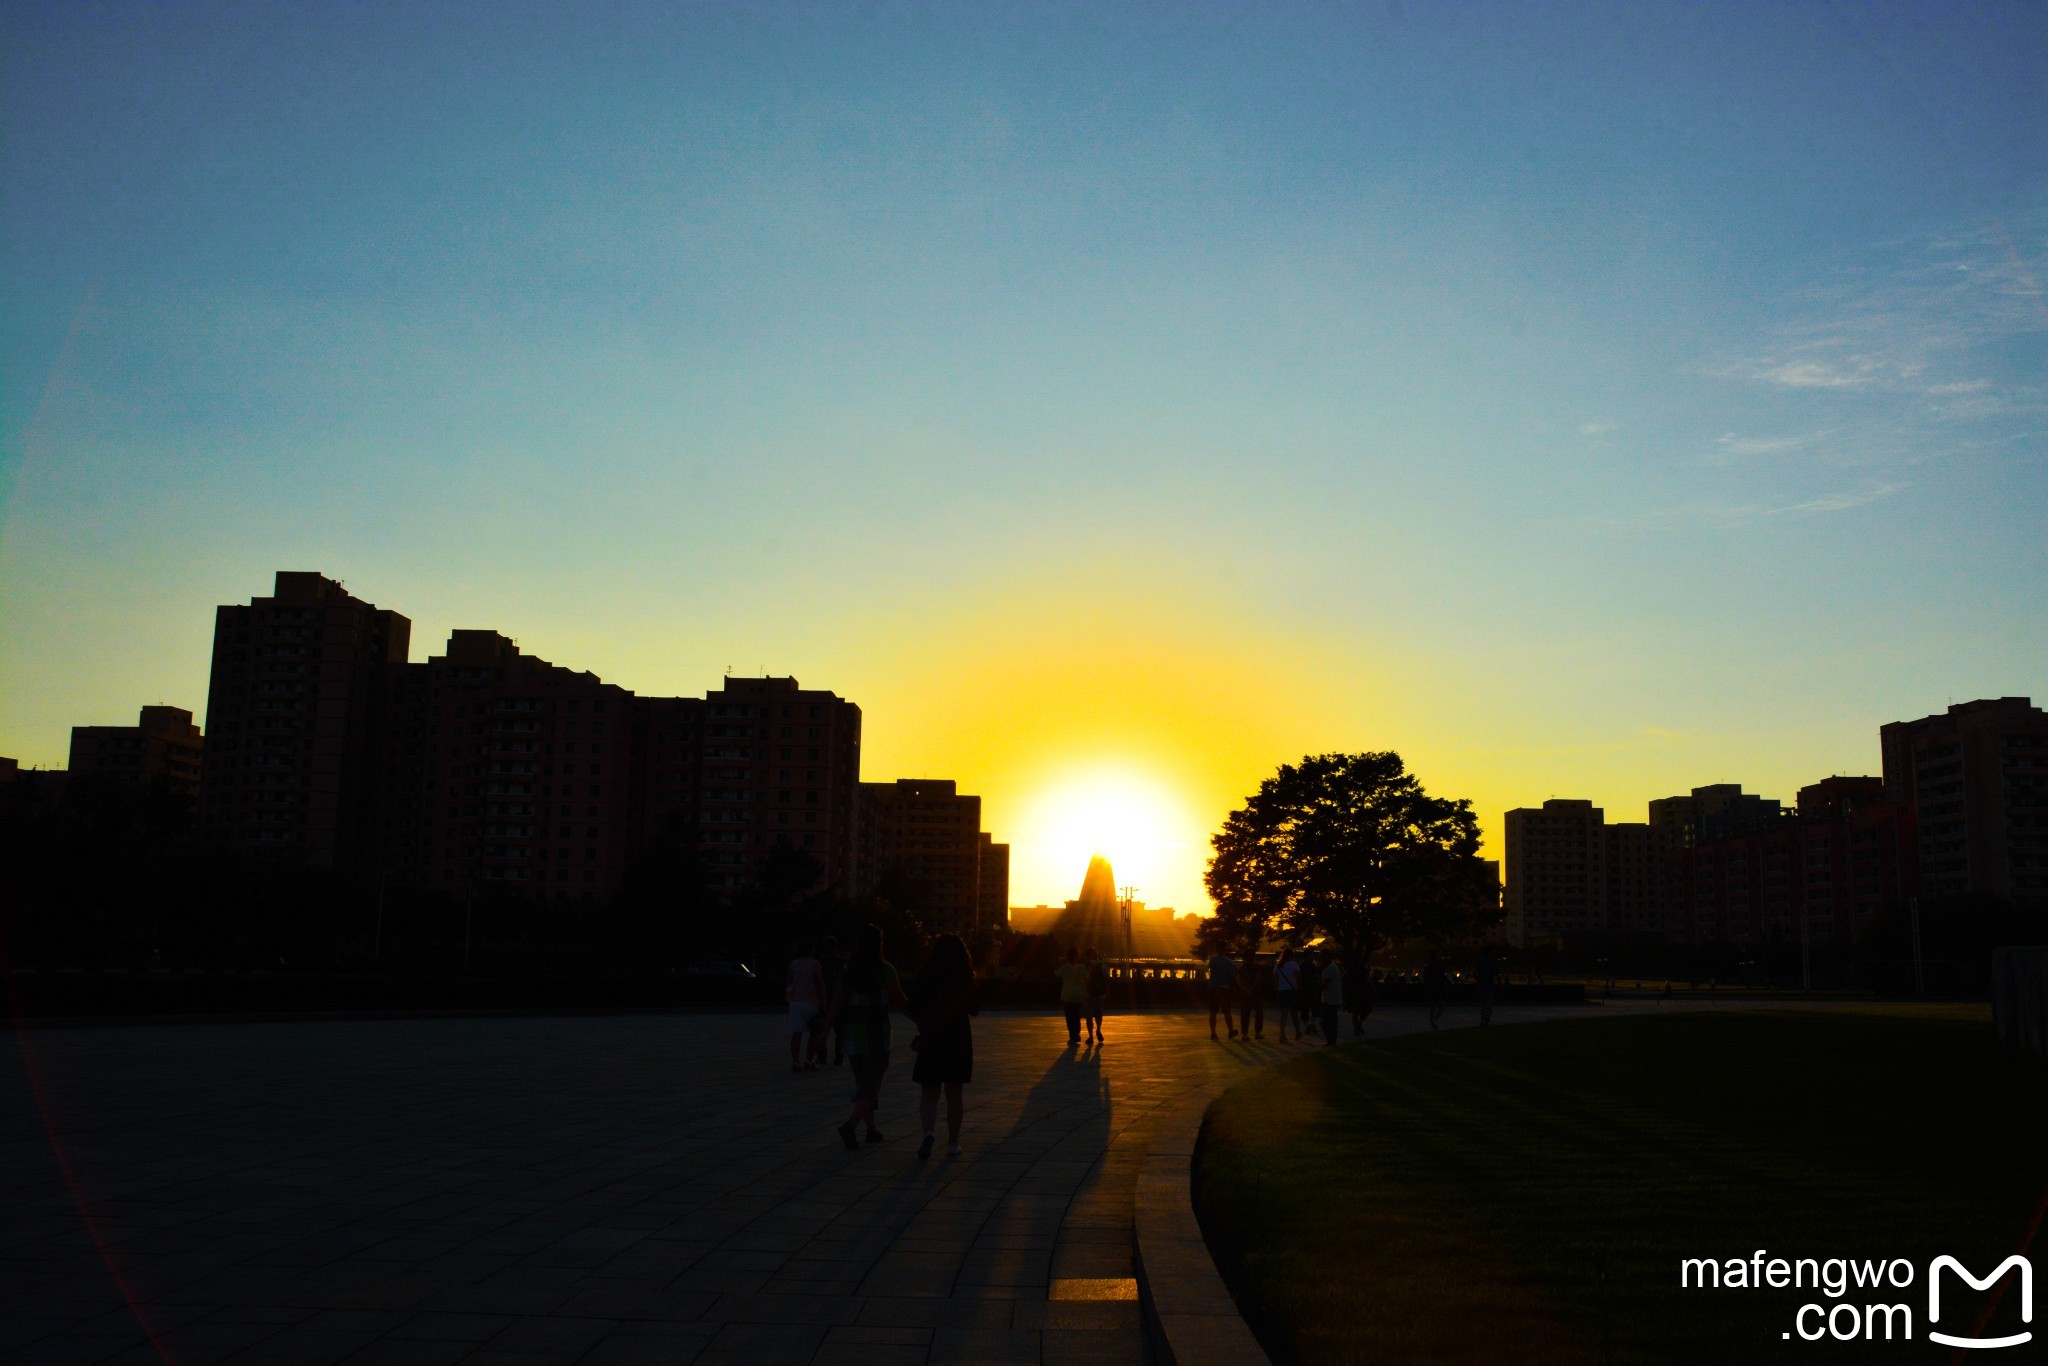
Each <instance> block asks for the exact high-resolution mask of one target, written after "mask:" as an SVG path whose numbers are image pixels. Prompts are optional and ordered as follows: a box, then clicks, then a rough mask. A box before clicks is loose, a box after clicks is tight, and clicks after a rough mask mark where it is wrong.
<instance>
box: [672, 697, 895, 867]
mask: <svg viewBox="0 0 2048 1366" xmlns="http://www.w3.org/2000/svg"><path fill="white" fill-rule="evenodd" d="M700 714H701V716H702V718H703V719H702V722H701V724H700V726H699V727H698V731H699V738H698V751H699V758H698V765H699V777H698V780H697V791H698V797H697V814H698V820H697V840H698V848H699V849H700V851H701V854H700V857H701V858H702V859H703V861H704V862H705V863H706V864H707V865H709V867H710V869H711V881H712V885H713V886H714V887H726V888H736V887H739V886H741V885H743V884H744V883H746V882H747V881H748V880H749V876H750V874H751V872H752V870H753V867H754V865H755V864H757V863H758V862H759V861H760V860H761V858H762V857H763V856H765V855H766V854H767V853H768V852H769V851H770V850H771V849H774V848H777V847H784V848H791V849H799V850H802V851H803V852H804V853H806V854H809V855H810V856H811V857H813V858H815V859H816V860H817V861H818V862H819V863H820V864H821V865H823V867H824V869H825V874H824V879H823V883H822V885H823V886H826V887H837V888H845V889H850V888H852V887H853V886H854V885H855V881H856V872H855V863H856V859H857V855H856V850H855V845H854V840H855V829H856V821H857V819H858V817H857V813H856V805H857V802H858V799H859V798H858V791H857V789H858V787H859V784H860V719H861V718H860V708H859V707H857V706H855V705H854V704H853V703H851V702H848V701H846V700H845V699H844V698H842V697H839V696H837V695H836V694H834V693H831V692H827V691H824V690H822V689H816V688H800V687H798V686H797V681H796V680H795V679H794V678H728V679H726V680H725V684H724V686H723V687H721V688H720V689H718V691H716V692H712V693H707V694H706V695H705V697H704V701H703V704H702V712H701V713H700ZM680 715H681V713H678V718H679V717H680ZM682 733H683V732H682V730H681V729H680V728H679V729H678V731H677V734H678V736H680V735H681V734H682ZM678 743H679V745H680V743H681V741H680V739H679V740H678Z"/></svg>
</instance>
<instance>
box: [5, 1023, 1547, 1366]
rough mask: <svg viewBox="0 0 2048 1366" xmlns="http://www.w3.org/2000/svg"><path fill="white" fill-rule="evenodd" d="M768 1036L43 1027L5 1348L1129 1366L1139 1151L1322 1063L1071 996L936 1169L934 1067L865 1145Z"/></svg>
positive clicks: (985, 1057)
mask: <svg viewBox="0 0 2048 1366" xmlns="http://www.w3.org/2000/svg"><path fill="white" fill-rule="evenodd" d="M1556 1013H1557V1012H1554V1011H1552V1012H1534V1011H1515V1010H1503V1011H1501V1012H1500V1014H1501V1017H1502V1018H1503V1020H1504V1021H1506V1020H1510V1019H1513V1018H1516V1017H1518V1016H1519V1017H1528V1016H1532V1015H1537V1014H1556ZM1452 1022H1453V1023H1456V1024H1469V1023H1471V1022H1472V1012H1471V1011H1469V1010H1467V1011H1459V1012H1454V1013H1453V1016H1452ZM1370 1023H1371V1025H1372V1029H1373V1034H1374V1035H1375V1036H1380V1037H1384V1036H1386V1035H1389V1034H1394V1033H1405V1032H1408V1031H1410V1030H1413V1029H1415V1028H1418V1027H1420V1026H1421V1025H1422V1023H1423V1021H1422V1017H1421V1012H1420V1011H1419V1010H1403V1009H1389V1010H1382V1011H1381V1012H1380V1013H1379V1014H1378V1015H1377V1016H1376V1017H1375V1018H1374V1019H1373V1020H1372V1021H1371V1022H1370ZM781 1027H782V1017H781V1016H780V1015H723V1016H709V1015H645V1016H608V1017H597V1018H591V1017H572V1018H511V1019H432V1020H354V1021H315V1022H294V1023H233V1024H173V1025H159V1026H149V1027H126V1026H121V1027H104V1028H80V1029H34V1030H29V1031H25V1032H23V1033H22V1034H20V1035H18V1036H17V1040H18V1042H19V1047H16V1046H14V1045H10V1046H9V1048H8V1050H7V1054H6V1056H4V1057H0V1142H4V1145H5V1147H4V1152H0V1162H4V1171H5V1176H4V1178H0V1181H4V1189H5V1197H4V1200H5V1204H4V1211H5V1217H4V1219H0V1359H4V1360H6V1361H9V1362H19V1363H45V1362H47V1363H53V1364H54V1363H70V1362H120V1363H141V1362H166V1361H168V1362H174V1363H179V1366H192V1364H196V1363H205V1362H238V1363H242V1362H246V1363H266V1364H267V1363H277V1364H278V1366H290V1364H291V1363H339V1362H347V1363H351V1366H371V1364H372V1363H391V1364H392V1366H397V1364H398V1363H407V1364H408V1366H439V1364H440V1363H453V1362H476V1363H486V1362H504V1363H512V1362H522V1363H541V1362H547V1363H572V1362H573V1363H579V1364H580V1366H600V1364H602V1363H618V1362H661V1363H684V1362H723V1361H744V1362H747V1363H749V1364H750V1366H764V1364H765V1363H780V1362H810V1361H818V1362H829V1363H846V1364H847V1366H856V1364H857V1363H866V1362H890V1363H895V1362H902V1363H938V1362H970V1361H991V1362H1045V1363H1061V1364H1062V1366H1066V1364H1068V1363H1072V1364H1073V1366H1081V1364H1082V1363H1088V1362H1118V1363H1130V1362H1137V1361H1140V1360H1141V1359H1142V1356H1143V1348H1142V1345H1141V1335H1140V1328H1139V1318H1138V1306H1137V1303H1136V1302H1135V1300H1134V1299H1132V1298H1130V1296H1131V1295H1132V1294H1133V1290H1132V1287H1131V1278H1132V1277H1133V1275H1134V1271H1133V1263H1132V1227H1133V1211H1132V1200H1133V1189H1134V1183H1135V1179H1136V1174H1137V1170H1138V1167H1139V1165H1140V1163H1141V1161H1142V1156H1143V1154H1144V1152H1145V1150H1146V1149H1145V1144H1146V1141H1147V1139H1148V1138H1149V1137H1151V1136H1152V1131H1153V1130H1154V1129H1156V1127H1157V1126H1158V1125H1160V1124H1161V1123H1164V1122H1170V1119H1169V1117H1170V1116H1172V1115H1174V1114H1175V1113H1176V1111H1178V1112H1179V1114H1180V1115H1182V1116H1183V1117H1184V1116H1185V1114H1186V1113H1187V1105H1186V1101H1187V1100H1188V1098H1189V1097H1191V1096H1193V1095H1194V1094H1196V1093H1198V1092H1201V1091H1203V1090H1205V1089H1206V1090H1213V1089H1215V1088H1216V1087H1217V1086H1218V1085H1220V1084H1225V1083H1227V1082H1228V1081H1229V1080H1230V1079H1232V1078H1234V1077H1236V1076H1239V1075H1241V1074H1243V1073H1244V1072H1245V1071H1247V1070H1249V1069H1250V1068H1253V1067H1256V1066H1259V1065H1262V1064H1264V1063H1266V1062H1269V1061H1273V1060H1275V1059H1279V1058H1285V1057H1291V1056H1295V1055H1296V1054H1297V1053H1298V1052H1300V1051H1301V1048H1300V1046H1297V1045H1293V1044H1289V1045H1286V1046H1281V1045H1278V1044H1275V1043H1273V1042H1270V1041H1269V1042H1265V1043H1251V1044H1245V1043H1229V1042H1225V1043H1211V1042H1210V1041H1209V1038H1208V1029H1207V1024H1206V1020H1205V1019H1204V1018H1203V1017H1201V1016H1198V1015H1195V1014H1150V1015H1136V1016H1130V1017H1112V1019H1111V1020H1110V1023H1109V1035H1110V1042H1109V1044H1108V1045H1107V1046H1106V1047H1103V1048H1101V1049H1082V1050H1079V1051H1074V1050H1069V1049H1068V1048H1067V1047H1066V1046H1065V1040H1066V1032H1065V1026H1064V1024H1063V1023H1062V1022H1061V1021H1060V1020H1059V1019H1058V1018H1056V1017H1053V1016H1047V1015H1031V1014H994V1015H989V1016H984V1017H983V1018H982V1019H981V1020H980V1021H979V1022H977V1025H976V1051H977V1071H976V1080H975V1082H974V1084H973V1085H972V1086H970V1087H969V1088H968V1120H967V1128H966V1132H965V1134H964V1136H963V1144H964V1147H965V1149H966V1151H965V1153H964V1154H963V1155H962V1156H961V1157H959V1158H953V1159H948V1158H946V1157H945V1156H944V1153H945V1148H944V1132H943V1121H942V1127H941V1134H940V1147H939V1150H938V1153H937V1154H936V1155H935V1156H934V1157H933V1159H932V1160H931V1161H929V1162H924V1163H920V1162H918V1161H917V1160H916V1153H915V1150H916V1144H917V1139H918V1136H919V1130H918V1128H917V1125H916V1121H915V1104H916V1095H915V1090H914V1088H913V1087H912V1086H911V1085H910V1082H909V1064H910V1062H911V1055H910V1054H908V1053H907V1052H905V1053H899V1056H898V1058H897V1066H896V1068H895V1069H894V1070H893V1071H892V1073H891V1075H890V1081H889V1083H888V1085H887V1086H886V1087H885V1090H884V1096H883V1112H882V1116H881V1119H882V1124H883V1127H884V1131H885V1132H886V1134H887V1141H886V1142H884V1143H882V1144H879V1145H875V1146H872V1147H865V1148H863V1149H862V1150H861V1151H859V1152H853V1153H850V1152H847V1151H845V1150H844V1149H843V1148H842V1147H841V1146H840V1145H839V1141H838V1138H837V1137H836V1135H835V1134H834V1133H833V1126H834V1125H836V1124H838V1123H839V1122H840V1120H841V1119H842V1118H843V1117H844V1114H845V1109H846V1099H847V1092H848V1088H849V1085H850V1078H849V1077H848V1075H847V1072H846V1071H845V1069H837V1070H826V1071H822V1072H816V1073H807V1074H804V1075H793V1074H791V1073H790V1071H789V1070H788V1062H787V1055H786V1052H785V1051H784V1050H785V1047H786V1040H785V1038H784V1037H783V1036H782V1034H781V1032H780V1031H781ZM899 1027H900V1026H899ZM1271 1033H1272V1031H1271V1029H1270V1028H1269V1030H1268V1035H1269V1039H1270V1035H1271ZM900 1042H901V1041H900V1040H899V1044H900ZM1314 1046H1319V1045H1314ZM1176 1102H1180V1103H1179V1104H1176ZM1182 1122H1185V1121H1184V1118H1183V1121H1182Z"/></svg>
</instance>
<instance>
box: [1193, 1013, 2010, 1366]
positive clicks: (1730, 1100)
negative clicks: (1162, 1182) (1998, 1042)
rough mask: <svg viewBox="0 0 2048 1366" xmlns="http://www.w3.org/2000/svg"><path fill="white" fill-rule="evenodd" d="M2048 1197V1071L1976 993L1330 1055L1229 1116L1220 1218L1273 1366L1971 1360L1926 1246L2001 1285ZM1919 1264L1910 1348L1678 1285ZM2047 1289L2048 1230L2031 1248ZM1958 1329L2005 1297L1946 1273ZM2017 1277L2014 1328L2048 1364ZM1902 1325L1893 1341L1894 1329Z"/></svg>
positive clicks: (1211, 1169) (1772, 1306)
mask: <svg viewBox="0 0 2048 1366" xmlns="http://www.w3.org/2000/svg"><path fill="white" fill-rule="evenodd" d="M2044 1196H2048V1069H2044V1068H2043V1067H2042V1065H2041V1064H2040V1063H2039V1061H2038V1060H2036V1059H2027V1058H2020V1057H2014V1056H2011V1055H2009V1054H2001V1053H1999V1052H1997V1051H1995V1050H1994V1048H1993V1045H1992V1040H1991V1026H1990V1013H1989V1011H1988V1010H1986V1009H1980V1008H1970V1007H1959V1008H1948V1007H1900V1008H1891V1009H1886V1008H1871V1009H1863V1010H1853V1011H1851V1010H1843V1011H1803V1010H1784V1011H1769V1012H1765V1011H1728V1012H1723V1013H1708V1012H1699V1013H1684V1014H1679V1013H1673V1014H1670V1015H1662V1016H1637V1017H1634V1018H1629V1017H1621V1018H1607V1019H1600V1018H1589V1019H1571V1020H1562V1021H1557V1022H1553V1023H1542V1024H1519V1025H1509V1026H1504V1027H1501V1026H1496V1027H1495V1028H1492V1029H1488V1030H1478V1029H1460V1030H1456V1031H1448V1032H1444V1033H1439V1034H1422V1035H1413V1036H1409V1037H1405V1038H1399V1039H1391V1040H1386V1041H1382V1042H1377V1043H1371V1044H1366V1045H1363V1046H1358V1047H1350V1048H1342V1049H1330V1050H1328V1051H1326V1052H1322V1053H1318V1054H1314V1055H1311V1056H1309V1057H1305V1058H1302V1059H1299V1060H1297V1061H1294V1062H1290V1063H1287V1064H1285V1065H1283V1066H1279V1067H1275V1068H1272V1069H1269V1070H1267V1071H1265V1072H1262V1073H1260V1074H1258V1075H1256V1076H1254V1077H1253V1078H1251V1079H1250V1080H1248V1081H1246V1082H1244V1083H1243V1084H1241V1085H1239V1086H1237V1087H1236V1088H1234V1089H1233V1090H1231V1091H1230V1092H1229V1093H1228V1094H1227V1095H1226V1096H1225V1097H1224V1098H1223V1099H1222V1100H1221V1101H1219V1102H1218V1103H1217V1105H1216V1106H1215V1107H1214V1108H1213V1109H1212V1110H1211V1111H1210V1113H1209V1119H1208V1124H1207V1127H1206V1128H1205V1130H1204V1134H1203V1142H1202V1147H1201V1151H1200V1154H1199V1156H1198V1157H1197V1159H1196V1168H1195V1206H1196V1209H1197V1211H1198V1212H1199V1213H1200V1215H1201V1219H1202V1225H1203V1230H1204V1232H1205V1233H1206V1235H1207V1237H1208V1240H1209V1245H1210V1247H1211V1248H1212V1249H1214V1250H1215V1251H1216V1255H1217V1261H1218V1263H1219V1265H1220V1266H1221V1268H1222V1271H1223V1275H1224V1278H1225V1280H1226V1281H1228V1282H1229V1284H1230V1287H1231V1290H1232V1292H1233V1293H1234V1294H1235V1296H1236V1298H1237V1302H1238V1305H1239V1307H1240V1308H1241V1309H1242V1310H1243V1311H1244V1313H1245V1317H1246V1319H1247V1320H1248V1321H1249V1322H1250V1323H1251V1326H1252V1329H1253V1331H1254V1332H1256V1333H1257V1334H1258V1336H1259V1338H1260V1340H1261V1341H1262V1342H1264V1343H1265V1344H1266V1346H1267V1349H1268V1350H1269V1351H1270V1352H1271V1353H1272V1354H1273V1357H1274V1359H1275V1361H1276V1362H1281V1363H1294V1362H1300V1363H1316V1364H1319V1363H1325V1362H1352V1361H1356V1362H1372V1363H1374V1364H1375V1366H1394V1363H1402V1362H1431V1363H1454V1362H1488V1363H1534V1362H1591V1363H1606V1362H1652V1361H1672V1362H1715V1363H1722V1362H1736V1361H1754V1360H1771V1359H1784V1360H1803V1361H1812V1360H1814V1359H1816V1358H1820V1359H1849V1358H1868V1357H1870V1356H1871V1355H1872V1354H1876V1355H1878V1356H1882V1357H1884V1358H1887V1359H1890V1360H1894V1361H1946V1360H1948V1359H1949V1355H1950V1350H1951V1349H1948V1348H1943V1347H1939V1346H1937V1345H1935V1344H1932V1343H1929V1342H1928V1341H1926V1333H1927V1327H1928V1325H1927V1322H1926V1317H1925V1316H1926V1309H1927V1285H1926V1271H1927V1264H1928V1262H1929V1260H1930V1259H1931V1258H1932V1257H1934V1256H1936V1255H1938V1254H1941V1253H1949V1254H1952V1255H1954V1256H1956V1257H1959V1258H1960V1259H1961V1260H1962V1261H1963V1262H1964V1264H1965V1265H1967V1266H1969V1267H1970V1268H1971V1269H1972V1270H1973V1271H1974V1272H1976V1273H1977V1274H1979V1275H1982V1274H1984V1273H1986V1272H1988V1271H1990V1269H1991V1268H1992V1267H1993V1266H1995V1265H1997V1264H1998V1262H1999V1261H2001V1260H2002V1259H2004V1258H2005V1257H2006V1256H2007V1255H2008V1254H2010V1253H2011V1252H2013V1251H2015V1250H2017V1247H2018V1245H2019V1243H2020V1240H2021V1238H2022V1237H2023V1236H2024V1234H2025V1232H2026V1230H2027V1227H2028V1224H2029V1222H2030V1221H2031V1220H2032V1219H2033V1218H2034V1216H2035V1211H2036V1210H2037V1209H2038V1208H2039V1207H2040V1205H2041V1202H2042V1200H2043V1197H2044ZM1759 1248H1763V1249H1767V1250H1768V1254H1767V1255H1768V1256H1783V1257H1786V1258H1788V1259H1789V1258H1795V1257H1813V1258H1818V1259H1826V1258H1830V1257H1847V1258H1893V1257H1904V1258H1908V1259H1910V1260H1911V1261H1912V1262H1913V1264H1914V1277H1913V1281H1912V1284H1911V1286H1910V1287H1909V1288H1907V1289H1903V1290H1901V1289H1896V1288H1891V1287H1887V1288H1886V1289H1884V1290H1883V1291H1880V1292H1868V1291H1858V1290H1855V1289H1851V1290H1849V1292H1848V1293H1847V1295H1846V1296H1844V1297H1843V1299H1842V1300H1841V1301H1840V1302H1843V1303H1854V1304H1864V1303H1873V1302H1875V1303H1903V1304H1906V1305H1909V1306H1911V1308H1912V1310H1913V1336H1914V1340H1913V1342H1912V1343H1910V1344H1906V1343H1898V1342H1895V1343H1892V1344H1890V1345H1889V1346H1887V1345H1886V1344H1884V1343H1883V1342H1877V1343H1862V1342H1857V1343H1847V1344H1843V1343H1836V1342H1833V1341H1829V1340H1823V1341H1820V1342H1812V1343H1809V1342H1802V1341H1801V1340H1799V1339H1798V1338H1797V1337H1796V1336H1795V1337H1793V1338H1791V1339H1790V1340H1787V1339H1785V1338H1783V1337H1781V1334H1783V1333H1786V1332H1788V1331H1790V1330H1791V1329H1792V1327H1793V1319H1794V1315H1795V1313H1796V1312H1797V1311H1798V1309H1799V1308H1800V1306H1801V1305H1803V1304H1807V1303H1820V1304H1822V1305H1823V1306H1824V1307H1831V1306H1832V1305H1834V1304H1835V1303H1837V1302H1838V1301H1836V1300H1833V1299H1830V1298H1828V1297H1827V1296H1826V1295H1825V1293H1822V1292H1816V1291H1814V1290H1813V1289H1811V1288H1808V1289H1801V1290H1794V1289H1791V1288H1786V1289H1770V1288H1764V1289H1754V1290H1735V1289H1721V1290H1699V1289H1691V1290H1681V1289H1680V1288H1679V1263H1680V1261H1681V1260H1682V1259H1684V1258H1688V1257H1711V1258H1715V1259H1717V1260H1722V1261H1725V1260H1726V1259H1728V1258H1732V1257H1741V1258H1748V1257H1749V1256H1750V1255H1751V1254H1752V1253H1753V1252H1755V1251H1756V1250H1757V1249H1759ZM2031 1252H2032V1257H2033V1262H2034V1266H2035V1268H2036V1270H2037V1272H2038V1273H2044V1274H2042V1275H2041V1277H2040V1279H2041V1280H2042V1281H2043V1284H2041V1285H2038V1286H2037V1287H2036V1293H2037V1294H2038V1295H2040V1296H2041V1297H2042V1299H2043V1301H2044V1304H2048V1255H2044V1254H2048V1230H2044V1231H2043V1233H2042V1234H2041V1236H2040V1237H2039V1238H2038V1239H2037V1240H2036V1243H2035V1245H2034V1246H2033V1248H2032V1249H2031ZM1942 1291H1943V1296H1944V1302H1945V1307H1944V1312H1943V1314H1942V1318H1941V1321H1940V1322H1939V1323H1938V1324H1937V1325H1935V1326H1936V1327H1938V1328H1940V1329H1942V1330H1945V1331H1947V1332H1949V1333H1954V1334H1969V1333H1971V1332H1972V1327H1971V1321H1972V1319H1973V1318H1974V1316H1975V1314H1976V1312H1977V1311H1978V1310H1979V1308H1980V1307H1981V1306H1982V1305H1983V1304H1984V1302H1985V1299H1986V1297H1985V1296H1983V1295H1980V1294H1978V1293H1977V1292H1975V1291H1972V1290H1970V1289H1969V1288H1968V1287H1967V1286H1964V1285H1962V1284H1961V1283H1960V1282H1957V1281H1954V1280H1950V1279H1945V1280H1944V1283H1943V1286H1942ZM2018 1298H2019V1297H2018V1294H2017V1291H2016V1289H2009V1293H2008V1294H2007V1296H2006V1298H2005V1300H2004V1301H2003V1303H2002V1304H2001V1306H2000V1308H1999V1310H1998V1313H1997V1315H1996V1317H1995V1318H1994V1320H1993V1321H1992V1326H1991V1328H1990V1329H1989V1330H1987V1331H1990V1332H2004V1333H2012V1332H2019V1331H2023V1330H2024V1329H2026V1328H2028V1327H2031V1328H2032V1330H2033V1331H2034V1334H2035V1340H2034V1342H2033V1343H2031V1344H2029V1345H2027V1346H2025V1347H2022V1348H2019V1349H2017V1350H2012V1351H2006V1352H2000V1353H1997V1354H1995V1356H1992V1355H1985V1354H1983V1353H1977V1354H1973V1355H1975V1356H1978V1357H1981V1358H1982V1359H1983V1360H1986V1361H1993V1360H1997V1361H2003V1360H2007V1359H2010V1360H2012V1361H2014V1362H2015V1363H2017V1362H2019V1361H2048V1345H2044V1341H2043V1340H2044V1339H2048V1313H2039V1312H2037V1314H2036V1321H2035V1322H2034V1323H2033V1324H2031V1325H2026V1324H2022V1323H2020V1321H2019V1314H2018V1304H2017V1301H2018ZM1808 1326H1809V1328H1811V1327H1812V1326H1813V1325H1812V1320H1811V1319H1809V1320H1808ZM1881 1331H1882V1330H1881V1329H1880V1333H1881Z"/></svg>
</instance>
